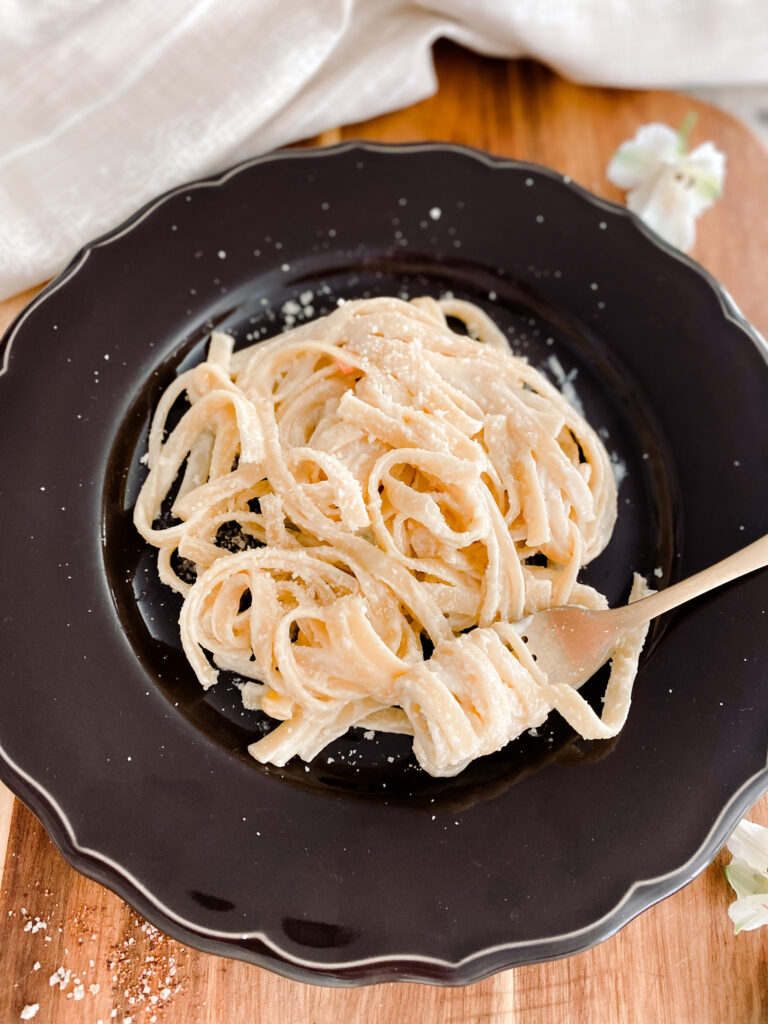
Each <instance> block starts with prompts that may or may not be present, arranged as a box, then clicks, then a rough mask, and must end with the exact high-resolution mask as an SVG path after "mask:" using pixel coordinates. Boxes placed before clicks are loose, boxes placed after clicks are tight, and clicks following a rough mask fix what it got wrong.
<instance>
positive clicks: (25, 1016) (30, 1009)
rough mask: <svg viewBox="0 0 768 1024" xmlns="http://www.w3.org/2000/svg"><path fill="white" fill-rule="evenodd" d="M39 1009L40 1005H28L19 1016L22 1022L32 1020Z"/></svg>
mask: <svg viewBox="0 0 768 1024" xmlns="http://www.w3.org/2000/svg"><path fill="white" fill-rule="evenodd" d="M39 1009H40V1003H27V1005H26V1006H25V1007H24V1009H23V1010H22V1011H21V1013H20V1014H19V1016H20V1017H21V1019H22V1020H32V1018H33V1017H34V1016H35V1014H36V1013H37V1011H38V1010H39Z"/></svg>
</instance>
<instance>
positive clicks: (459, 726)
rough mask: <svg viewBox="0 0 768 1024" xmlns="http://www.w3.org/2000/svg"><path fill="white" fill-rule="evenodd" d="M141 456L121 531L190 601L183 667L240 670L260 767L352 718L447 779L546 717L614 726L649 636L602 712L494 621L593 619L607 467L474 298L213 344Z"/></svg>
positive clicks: (380, 305)
mask: <svg viewBox="0 0 768 1024" xmlns="http://www.w3.org/2000/svg"><path fill="white" fill-rule="evenodd" d="M447 318H456V319H457V320H459V321H462V322H463V324H464V325H465V328H466V330H467V332H468V333H467V334H463V333H458V332H457V331H454V330H453V329H452V328H451V326H450V324H449V322H448V319H447ZM183 396H186V399H187V401H188V408H187V410H186V411H185V412H184V414H183V415H182V416H181V418H180V420H179V421H178V423H177V424H176V426H174V427H173V429H168V428H167V422H168V417H169V414H170V412H171V410H172V408H174V406H176V405H177V401H178V400H179V399H180V398H182V397H183ZM146 461H147V463H148V466H149V474H148V476H147V478H146V481H145V483H144V485H143V487H142V489H141V492H140V495H139V497H138V500H137V502H136V506H135V510H134V521H135V524H136V527H137V529H138V530H139V532H140V533H141V535H142V536H143V537H144V538H145V539H146V540H147V541H148V542H150V543H151V544H153V545H154V546H155V547H156V548H157V549H158V566H159V573H160V577H161V579H162V580H163V581H164V582H165V583H166V584H168V585H169V586H171V587H173V588H174V589H175V590H177V591H179V592H180V593H181V594H182V595H183V597H184V603H183V607H182V611H181V615H180V620H179V624H180V631H181V640H182V643H183V647H184V651H185V653H186V656H187V658H188V659H189V662H190V664H191V666H192V668H193V669H194V671H195V673H196V675H197V678H198V679H199V680H200V682H201V684H202V685H203V686H204V687H206V688H207V687H209V686H212V685H213V684H214V683H215V682H216V680H217V675H218V671H219V670H231V671H233V672H235V673H238V674H239V675H240V676H242V677H244V678H245V679H246V680H247V682H245V683H244V685H243V686H242V689H241V692H242V699H243V703H244V704H245V706H246V707H248V708H257V709H260V710H262V711H264V712H265V713H266V714H267V715H269V716H270V717H272V718H274V719H277V720H280V722H281V724H280V725H278V726H277V727H276V728H275V729H273V730H272V732H270V733H269V734H268V735H266V736H264V737H263V738H262V739H260V740H258V741H257V742H255V743H253V744H251V746H250V747H249V750H250V752H251V754H252V755H253V756H254V757H255V758H257V759H258V760H259V761H262V762H270V763H272V764H275V765H282V764H285V762H286V761H287V760H288V759H289V758H291V757H293V756H295V755H297V756H299V757H300V758H302V759H304V760H310V759H312V758H313V757H315V756H316V755H317V754H318V752H319V751H320V750H322V749H323V747H325V746H326V745H327V744H328V743H329V742H330V741H331V740H333V739H334V738H335V737H338V736H340V735H341V734H343V733H344V732H345V731H346V730H347V729H348V728H349V727H350V726H353V725H356V726H361V727H363V728H365V729H373V730H385V731H390V732H400V733H407V734H410V735H412V736H413V749H414V753H415V755H416V757H417V758H418V760H419V762H420V763H421V765H422V766H423V767H424V768H425V770H426V771H427V772H429V773H431V774H432V775H441V776H443V775H454V774H456V773H457V772H459V771H461V770H462V769H463V768H464V767H466V765H467V764H469V763H470V761H472V760H473V759H474V758H476V757H479V756H481V755H483V754H487V753H490V752H492V751H495V750H498V749H499V748H500V747H502V746H504V745H505V744H506V743H507V742H509V741H510V740H511V739H513V738H514V737H516V736H518V735H519V734H520V733H521V732H522V731H524V730H526V729H531V728H534V727H536V726H539V725H541V724H542V723H543V721H544V720H545V718H546V717H547V715H548V714H549V712H550V711H551V710H552V709H553V708H556V709H557V710H558V711H560V713H561V714H563V715H564V716H565V717H566V719H567V720H568V721H569V722H570V723H571V724H572V725H573V726H574V727H575V728H576V729H577V730H578V731H579V732H581V734H582V735H584V736H609V735H614V734H615V733H616V732H617V731H618V729H619V728H620V727H621V725H622V724H623V722H624V719H625V717H626V713H627V708H628V706H629V699H630V694H631V686H632V681H633V679H634V675H635V671H636V668H637V658H638V655H639V651H640V648H641V646H642V643H643V640H644V637H645V630H644V629H641V630H639V631H636V632H634V633H632V634H631V635H628V636H627V637H626V638H625V640H624V641H623V642H622V645H621V647H620V648H619V649H618V650H617V651H616V652H615V653H614V657H613V664H612V674H611V678H610V681H609V684H608V689H607V691H606V696H605V701H604V707H603V714H602V717H601V716H598V715H597V714H596V713H595V712H594V711H593V710H592V708H591V707H590V706H589V705H588V704H587V703H586V702H585V701H584V700H583V699H582V698H581V697H580V695H579V694H578V693H577V692H576V691H575V690H573V689H571V688H570V687H558V686H557V684H556V680H552V681H550V680H548V679H547V678H546V676H545V675H544V674H543V673H542V672H541V671H540V670H539V669H537V666H536V664H535V662H534V661H533V659H532V658H531V657H530V654H529V653H528V652H527V650H526V647H525V643H524V642H523V640H522V639H521V637H520V635H519V631H518V630H517V629H515V628H514V627H513V626H512V625H511V623H515V622H517V621H518V620H520V619H522V618H523V617H524V616H526V615H528V614H530V613H532V612H533V611H535V610H537V609H540V608H544V607H548V606H551V605H559V604H566V603H569V602H571V603H577V604H582V605H586V606H589V607H604V606H605V604H606V602H605V598H604V597H603V596H602V595H600V594H599V593H597V591H595V590H594V589H592V588H590V587H588V586H585V585H584V584H581V583H579V582H578V581H577V575H578V572H579V569H580V568H581V567H582V566H584V565H585V564H586V563H588V562H589V561H590V560H591V559H592V558H594V557H595V556H596V555H597V554H599V552H600V551H601V550H602V549H603V548H604V547H605V545H606V544H607V542H608V540H609V538H610V535H611V531H612V528H613V525H614V521H615V518H616V487H615V483H614V478H613V473H612V470H611V465H610V460H609V457H608V454H607V452H606V450H605V448H604V446H603V444H602V443H601V441H600V439H599V437H598V436H597V434H596V433H595V431H594V430H592V428H591V427H590V426H589V424H588V423H587V422H586V421H585V420H584V419H583V417H581V416H580V415H579V414H578V413H577V412H576V411H575V410H574V409H573V408H572V407H571V406H570V405H569V404H568V403H567V402H566V401H565V399H564V398H563V396H562V395H561V394H560V392H559V391H557V390H556V388H554V387H553V386H552V385H551V384H550V383H549V382H548V381H547V380H546V379H545V378H544V377H543V376H542V375H541V374H540V373H539V372H537V371H536V370H535V369H533V368H532V367H531V366H530V365H528V363H527V362H526V361H525V360H523V359H520V358H516V357H514V356H512V355H511V354H510V352H509V349H508V346H507V344H506V341H505V339H504V337H503V335H502V334H501V331H500V330H499V329H498V328H497V327H496V326H495V325H494V324H493V322H492V321H491V320H490V319H489V318H488V317H487V316H486V314H485V313H483V312H482V310H480V309H478V308H477V307H476V306H474V305H472V304H470V303H467V302H463V301H459V300H455V299H451V300H442V301H439V302H438V301H436V300H434V299H431V298H420V299H414V300H412V301H411V302H405V301H401V300H399V299H394V298H376V299H367V300H357V301H351V302H347V303H344V304H342V305H340V306H339V308H338V309H337V310H335V311H334V312H333V313H331V314H330V315H329V316H327V317H322V318H319V319H317V320H315V321H312V322H310V323H306V324H302V325H301V326H299V327H296V328H295V329H293V330H290V331H287V332H286V333H284V334H282V335H281V336H279V337H276V338H273V339H271V340H269V341H264V342H260V343H258V344H257V345H253V346H251V347H249V348H245V349H243V350H241V351H238V352H234V351H233V339H232V338H231V337H229V336H228V335H226V334H223V333H218V332H215V333H214V334H213V335H212V338H211V342H210V347H209V352H208V358H207V360H206V361H205V362H203V363H201V364H200V365H198V366H196V367H194V368H193V369H190V370H187V371H186V372H184V373H182V374H180V376H179V377H178V378H177V379H176V380H175V381H174V382H173V383H172V384H171V386H170V387H169V388H168V389H167V390H166V392H165V393H164V394H163V396H162V398H161V400H160V402H159V405H158V407H157V410H156V413H155V416H154V419H153V422H152V426H151V430H150V434H149V445H148V453H147V457H146ZM169 503H170V504H171V505H172V507H171V515H172V519H171V521H170V522H169V516H168V514H167V510H168V505H169ZM178 559H186V560H188V562H190V563H193V565H194V569H195V573H196V578H195V581H194V582H193V583H190V582H189V581H188V579H187V578H186V575H187V574H185V573H181V572H180V570H179V561H178ZM642 592H643V584H642V581H640V580H639V579H636V581H635V586H634V588H633V594H634V596H639V595H640V594H641V593H642ZM430 649H431V653H426V652H430Z"/></svg>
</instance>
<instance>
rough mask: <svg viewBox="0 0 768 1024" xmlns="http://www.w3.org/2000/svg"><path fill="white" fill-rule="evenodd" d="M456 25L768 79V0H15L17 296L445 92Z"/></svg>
mask: <svg viewBox="0 0 768 1024" xmlns="http://www.w3.org/2000/svg"><path fill="white" fill-rule="evenodd" d="M440 37H447V38H450V39H453V40H455V41H456V42H458V43H460V44H462V45H464V46H468V47H471V48H472V49H475V50H477V51H479V52H481V53H485V54H490V55H494V56H500V57H519V56H530V57H534V58H537V59H539V60H542V61H544V62H545V63H547V64H549V65H550V66H551V67H554V68H555V69H557V70H558V71H560V72H561V73H563V74H564V75H566V76H568V77H570V78H573V79H576V80H579V81H582V82H594V83H600V84H611V85H619V86H641V87H645V86H687V85H692V84H745V83H751V82H761V81H767V80H768V61H767V60H766V57H765V54H766V53H767V52H768V3H766V2H765V0H681V2H679V3H676V4H670V3H669V2H668V0H506V2H501V0H432V2H421V3H418V2H406V0H163V2H162V3H158V2H157V0H132V2H131V3H129V4H128V3H115V2H114V0H35V2H34V3H29V2H28V0H5V3H4V4H2V5H0V98H1V101H2V114H3V117H2V144H1V145H0V299H2V298H5V297H7V296H9V295H12V294H14V293H16V292H18V291H20V290H22V289H23V288H26V287H28V286H30V285H33V284H37V283H38V282H40V281H41V280H43V279H45V278H47V277H50V276H52V275H53V274H54V273H56V272H57V271H58V270H60V269H61V267H62V266H63V265H64V264H65V263H66V261H67V260H68V259H69V258H70V257H71V256H72V254H73V253H74V252H75V251H76V249H77V248H78V247H79V246H80V245H82V244H83V243H84V242H86V241H87V240H88V239H89V238H92V237H94V236H96V235H98V234H100V233H102V232H103V231H106V230H108V229H109V228H110V227H112V226H114V225H116V224H118V223H119V222H120V221H121V220H122V219H124V218H125V217H126V216H128V215H129V214H130V213H131V212H132V211H133V210H135V209H136V208H137V207H138V206H140V205H141V204H142V203H143V202H146V201H147V200H148V199H150V198H151V197H152V196H154V195H156V194H157V193H159V192H161V191H163V190H164V189H167V188H170V187H172V186H174V185H176V184H180V183H182V182H184V181H185V180H188V179H190V178H194V177H197V176H200V175H202V174H206V173H209V172H212V171H215V170H218V169H221V168H223V167H226V166H227V165H228V164H230V163H233V162H234V161H236V160H239V159H242V158H245V157H248V156H252V155H256V154H257V153H260V152H265V151H267V150H270V149H273V148H275V147H278V146H282V145H286V144H288V143H290V142H293V141H295V140H297V139H300V138H303V137H306V136H309V135H314V134H317V133H319V132H322V131H325V130H327V129H329V128H332V127H335V126H337V125H341V124H349V123H352V122H356V121H360V120H364V119H366V118H369V117H373V116H375V115H377V114H380V113H383V112H385V111H388V110H393V109H397V108H399V107H403V106H406V105H408V104H411V103H415V102H417V101H418V100H420V99H423V98H425V97H426V96H428V95H430V94H431V93H432V92H433V91H434V90H435V88H436V79H435V74H434V69H433V66H432V57H431V47H432V44H433V43H434V41H435V40H436V39H438V38H440Z"/></svg>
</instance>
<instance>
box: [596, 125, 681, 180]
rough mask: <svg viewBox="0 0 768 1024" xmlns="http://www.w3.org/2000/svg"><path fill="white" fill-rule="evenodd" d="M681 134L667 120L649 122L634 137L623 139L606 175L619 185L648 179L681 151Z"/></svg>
mask: <svg viewBox="0 0 768 1024" xmlns="http://www.w3.org/2000/svg"><path fill="white" fill-rule="evenodd" d="M677 147H678V134H677V132H675V131H673V130H672V129H671V128H670V127H669V126H668V125H666V124H658V123H654V124H646V125H643V126H642V127H641V128H639V129H638V131H637V133H636V134H635V137H634V139H631V140H630V141H629V142H625V143H623V144H622V145H621V146H619V148H618V149H617V150H616V153H615V154H614V156H613V158H612V160H611V162H610V163H609V164H608V169H607V171H606V175H607V177H608V180H609V181H612V182H613V184H614V185H618V186H619V188H624V189H630V188H636V187H637V186H638V185H640V184H642V183H643V182H644V181H647V180H648V178H650V177H651V176H653V175H654V174H655V173H656V172H657V171H658V170H659V168H660V167H661V166H662V165H663V164H664V163H666V162H667V161H669V160H673V159H674V158H675V156H676V155H677V153H678V148H677Z"/></svg>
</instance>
